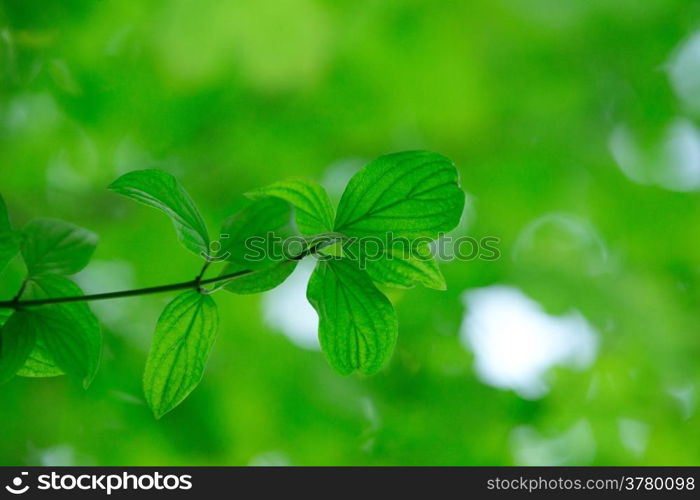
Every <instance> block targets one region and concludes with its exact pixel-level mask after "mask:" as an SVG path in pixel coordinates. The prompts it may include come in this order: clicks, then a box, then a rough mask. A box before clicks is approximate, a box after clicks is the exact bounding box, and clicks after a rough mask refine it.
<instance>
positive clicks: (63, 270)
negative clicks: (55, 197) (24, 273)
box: [22, 218, 97, 276]
mask: <svg viewBox="0 0 700 500" xmlns="http://www.w3.org/2000/svg"><path fill="white" fill-rule="evenodd" d="M22 233H23V240H22V257H23V258H24V262H25V264H26V265H27V270H28V272H29V275H30V276H36V275H39V274H42V273H58V274H75V273H77V272H78V271H80V270H81V269H83V268H84V267H85V266H86V265H87V263H88V262H89V261H90V257H92V254H93V252H94V251H95V247H96V246H97V235H96V234H95V233H93V232H91V231H88V230H87V229H83V228H80V227H78V226H76V225H74V224H71V223H69V222H64V221H61V220H55V219H44V218H41V219H34V220H32V221H30V222H29V223H28V224H27V225H26V226H24V228H23V229H22Z"/></svg>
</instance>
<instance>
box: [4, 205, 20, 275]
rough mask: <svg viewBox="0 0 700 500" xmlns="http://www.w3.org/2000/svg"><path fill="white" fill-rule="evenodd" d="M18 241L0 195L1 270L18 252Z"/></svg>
mask: <svg viewBox="0 0 700 500" xmlns="http://www.w3.org/2000/svg"><path fill="white" fill-rule="evenodd" d="M17 243H18V242H17V236H16V234H15V232H14V231H13V230H12V225H11V224H10V218H9V216H8V214H7V206H6V205H5V200H3V198H2V196H1V195H0V272H2V270H3V269H4V268H5V266H6V265H7V263H8V262H10V260H11V259H12V257H14V256H15V255H16V254H17V251H18V250H19V245H18V244H17Z"/></svg>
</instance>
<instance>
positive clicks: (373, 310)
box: [306, 259, 398, 375]
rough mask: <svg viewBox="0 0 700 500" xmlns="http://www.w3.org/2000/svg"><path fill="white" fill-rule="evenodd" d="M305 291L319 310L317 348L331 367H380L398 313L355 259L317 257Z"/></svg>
mask: <svg viewBox="0 0 700 500" xmlns="http://www.w3.org/2000/svg"><path fill="white" fill-rule="evenodd" d="M306 296H307V298H308V300H309V302H310V303H311V305H312V306H313V307H314V309H316V312H317V313H318V316H319V328H318V336H319V340H320V342H321V348H322V350H323V353H324V354H325V355H326V358H327V359H328V362H329V363H330V364H331V366H332V367H333V368H335V369H336V370H337V371H338V372H340V373H341V374H344V375H347V374H349V373H352V372H353V371H355V370H358V371H360V372H361V373H364V374H371V373H374V372H376V371H377V370H379V368H381V366H382V365H383V364H384V362H385V361H386V360H387V359H388V358H389V356H390V355H391V352H392V350H393V348H394V344H395V342H396V335H397V329H398V325H397V319H396V313H395V311H394V308H393V306H392V305H391V302H389V299H387V298H386V296H384V294H382V292H380V291H379V290H378V289H377V288H376V287H375V286H374V284H373V283H372V280H371V279H370V277H369V275H368V274H367V273H366V272H365V271H362V270H360V269H358V268H357V263H356V262H353V261H349V260H347V259H340V260H328V261H320V262H319V263H318V264H317V266H316V269H315V270H314V272H313V274H312V275H311V279H310V280H309V285H308V288H307V292H306Z"/></svg>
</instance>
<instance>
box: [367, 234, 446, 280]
mask: <svg viewBox="0 0 700 500" xmlns="http://www.w3.org/2000/svg"><path fill="white" fill-rule="evenodd" d="M383 250H384V251H383V255H382V256H381V257H379V258H377V259H366V260H365V261H364V266H365V269H366V270H367V273H368V274H369V276H370V278H372V280H373V281H375V282H377V283H383V284H386V285H391V286H396V287H401V288H410V287H413V286H415V285H417V284H419V285H423V286H425V287H427V288H433V289H435V290H446V289H447V284H446V283H445V278H444V277H443V276H442V272H441V271H440V267H439V266H438V263H437V262H435V259H434V258H433V256H432V253H431V251H430V247H429V246H428V244H427V243H422V244H418V245H415V247H414V248H413V249H404V248H385V249H383ZM358 251H359V250H358Z"/></svg>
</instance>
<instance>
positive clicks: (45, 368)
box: [17, 332, 65, 378]
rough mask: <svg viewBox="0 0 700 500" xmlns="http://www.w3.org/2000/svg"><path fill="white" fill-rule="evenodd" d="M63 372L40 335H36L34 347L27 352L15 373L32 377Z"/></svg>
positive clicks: (61, 373) (53, 375) (51, 375)
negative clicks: (27, 355) (24, 359)
mask: <svg viewBox="0 0 700 500" xmlns="http://www.w3.org/2000/svg"><path fill="white" fill-rule="evenodd" d="M39 333H41V332H39ZM64 374H65V372H64V371H63V370H61V369H60V368H59V367H58V366H57V365H56V362H55V361H54V360H53V357H52V356H51V353H49V350H48V348H47V347H46V345H44V342H43V340H42V338H41V335H39V336H38V337H37V339H36V343H35V344H34V348H33V349H32V352H31V353H29V357H27V360H26V361H25V362H24V365H23V366H22V368H20V369H19V370H18V371H17V375H19V376H20V377H32V378H38V377H57V376H59V375H64Z"/></svg>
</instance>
